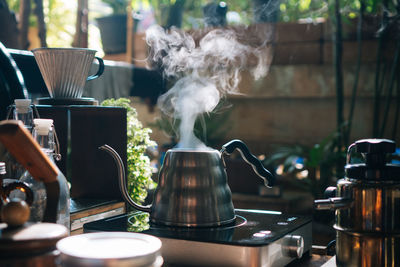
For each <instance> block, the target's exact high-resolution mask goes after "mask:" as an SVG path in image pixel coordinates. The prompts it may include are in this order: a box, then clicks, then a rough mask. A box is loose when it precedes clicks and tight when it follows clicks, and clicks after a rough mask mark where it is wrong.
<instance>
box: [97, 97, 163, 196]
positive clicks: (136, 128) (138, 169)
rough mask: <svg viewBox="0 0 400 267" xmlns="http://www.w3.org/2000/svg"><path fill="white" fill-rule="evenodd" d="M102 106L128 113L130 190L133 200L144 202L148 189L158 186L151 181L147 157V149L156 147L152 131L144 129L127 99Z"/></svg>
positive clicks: (114, 100) (150, 170) (108, 101)
mask: <svg viewBox="0 0 400 267" xmlns="http://www.w3.org/2000/svg"><path fill="white" fill-rule="evenodd" d="M101 105H102V106H112V107H122V108H125V109H126V111H127V173H128V175H127V178H128V190H129V194H130V196H131V197H132V199H133V200H135V201H137V202H143V201H144V200H145V198H146V196H147V189H153V188H155V185H156V184H155V182H154V181H153V180H152V179H151V176H152V168H151V166H150V159H149V157H148V156H146V150H147V148H149V147H154V146H156V143H155V142H154V141H152V140H151V139H150V136H149V134H150V133H151V129H149V128H144V127H143V125H142V123H141V122H140V121H139V119H138V117H137V112H136V110H135V109H134V108H133V107H131V106H130V100H129V99H127V98H119V99H113V98H111V99H106V100H104V101H103V102H102V103H101Z"/></svg>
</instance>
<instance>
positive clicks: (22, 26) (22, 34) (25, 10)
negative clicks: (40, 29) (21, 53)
mask: <svg viewBox="0 0 400 267" xmlns="http://www.w3.org/2000/svg"><path fill="white" fill-rule="evenodd" d="M30 14H31V1H30V0H21V2H20V6H19V23H18V29H19V44H20V46H21V49H25V50H26V49H28V47H29V41H28V30H29V15H30Z"/></svg>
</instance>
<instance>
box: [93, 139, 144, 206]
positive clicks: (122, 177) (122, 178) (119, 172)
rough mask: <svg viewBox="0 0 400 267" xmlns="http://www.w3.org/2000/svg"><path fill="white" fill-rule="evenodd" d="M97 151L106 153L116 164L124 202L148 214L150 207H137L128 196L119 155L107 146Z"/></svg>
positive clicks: (123, 169) (123, 168)
mask: <svg viewBox="0 0 400 267" xmlns="http://www.w3.org/2000/svg"><path fill="white" fill-rule="evenodd" d="M99 149H100V150H104V151H106V152H108V153H109V154H110V155H111V156H112V158H113V159H114V161H115V163H116V164H117V168H118V178H119V179H118V181H119V189H120V191H121V194H122V197H123V198H124V200H125V201H126V202H128V203H129V204H130V205H132V207H134V208H135V209H137V210H140V211H144V212H150V210H151V205H147V206H142V205H139V204H137V203H136V202H135V201H134V200H133V199H132V198H131V196H130V195H129V193H128V187H127V185H126V184H127V182H126V175H125V167H124V164H123V162H122V159H121V157H120V156H119V154H118V153H117V151H115V150H114V149H113V148H112V147H110V146H109V145H102V146H101V147H99Z"/></svg>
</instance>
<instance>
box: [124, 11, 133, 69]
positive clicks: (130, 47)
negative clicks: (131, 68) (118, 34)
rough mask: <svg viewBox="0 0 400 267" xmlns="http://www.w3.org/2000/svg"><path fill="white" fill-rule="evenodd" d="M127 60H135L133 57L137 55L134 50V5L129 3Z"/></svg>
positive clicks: (130, 61)
mask: <svg viewBox="0 0 400 267" xmlns="http://www.w3.org/2000/svg"><path fill="white" fill-rule="evenodd" d="M126 24H127V25H126V61H127V62H129V63H132V62H133V57H134V56H135V54H134V52H133V48H134V47H133V46H134V40H133V38H134V32H133V26H134V25H133V24H134V21H133V15H132V6H131V5H128V14H127V20H126Z"/></svg>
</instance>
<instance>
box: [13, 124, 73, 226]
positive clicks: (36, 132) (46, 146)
mask: <svg viewBox="0 0 400 267" xmlns="http://www.w3.org/2000/svg"><path fill="white" fill-rule="evenodd" d="M53 129H54V128H53V120H50V119H34V128H33V131H32V135H33V137H34V138H35V140H36V141H37V142H38V143H39V145H40V146H41V147H42V151H43V152H44V153H45V154H46V155H47V156H48V157H49V158H50V160H51V161H52V162H53V163H54V146H55V143H54V130H53ZM57 180H58V182H59V184H60V198H59V201H58V209H57V223H59V224H62V225H64V226H66V227H67V228H68V229H70V210H69V209H70V197H69V186H68V182H67V179H66V178H65V176H64V174H63V173H62V172H61V171H60V170H58V176H57ZM20 181H21V182H25V183H27V184H28V186H29V187H30V188H31V189H32V191H33V192H34V200H33V204H32V206H31V217H30V219H29V221H31V222H38V221H42V219H43V215H44V211H45V209H46V198H47V196H46V189H45V186H44V183H43V182H40V181H37V180H35V179H34V178H33V177H32V176H31V175H30V174H29V172H28V171H26V172H25V173H24V175H23V176H22V177H21V179H20Z"/></svg>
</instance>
